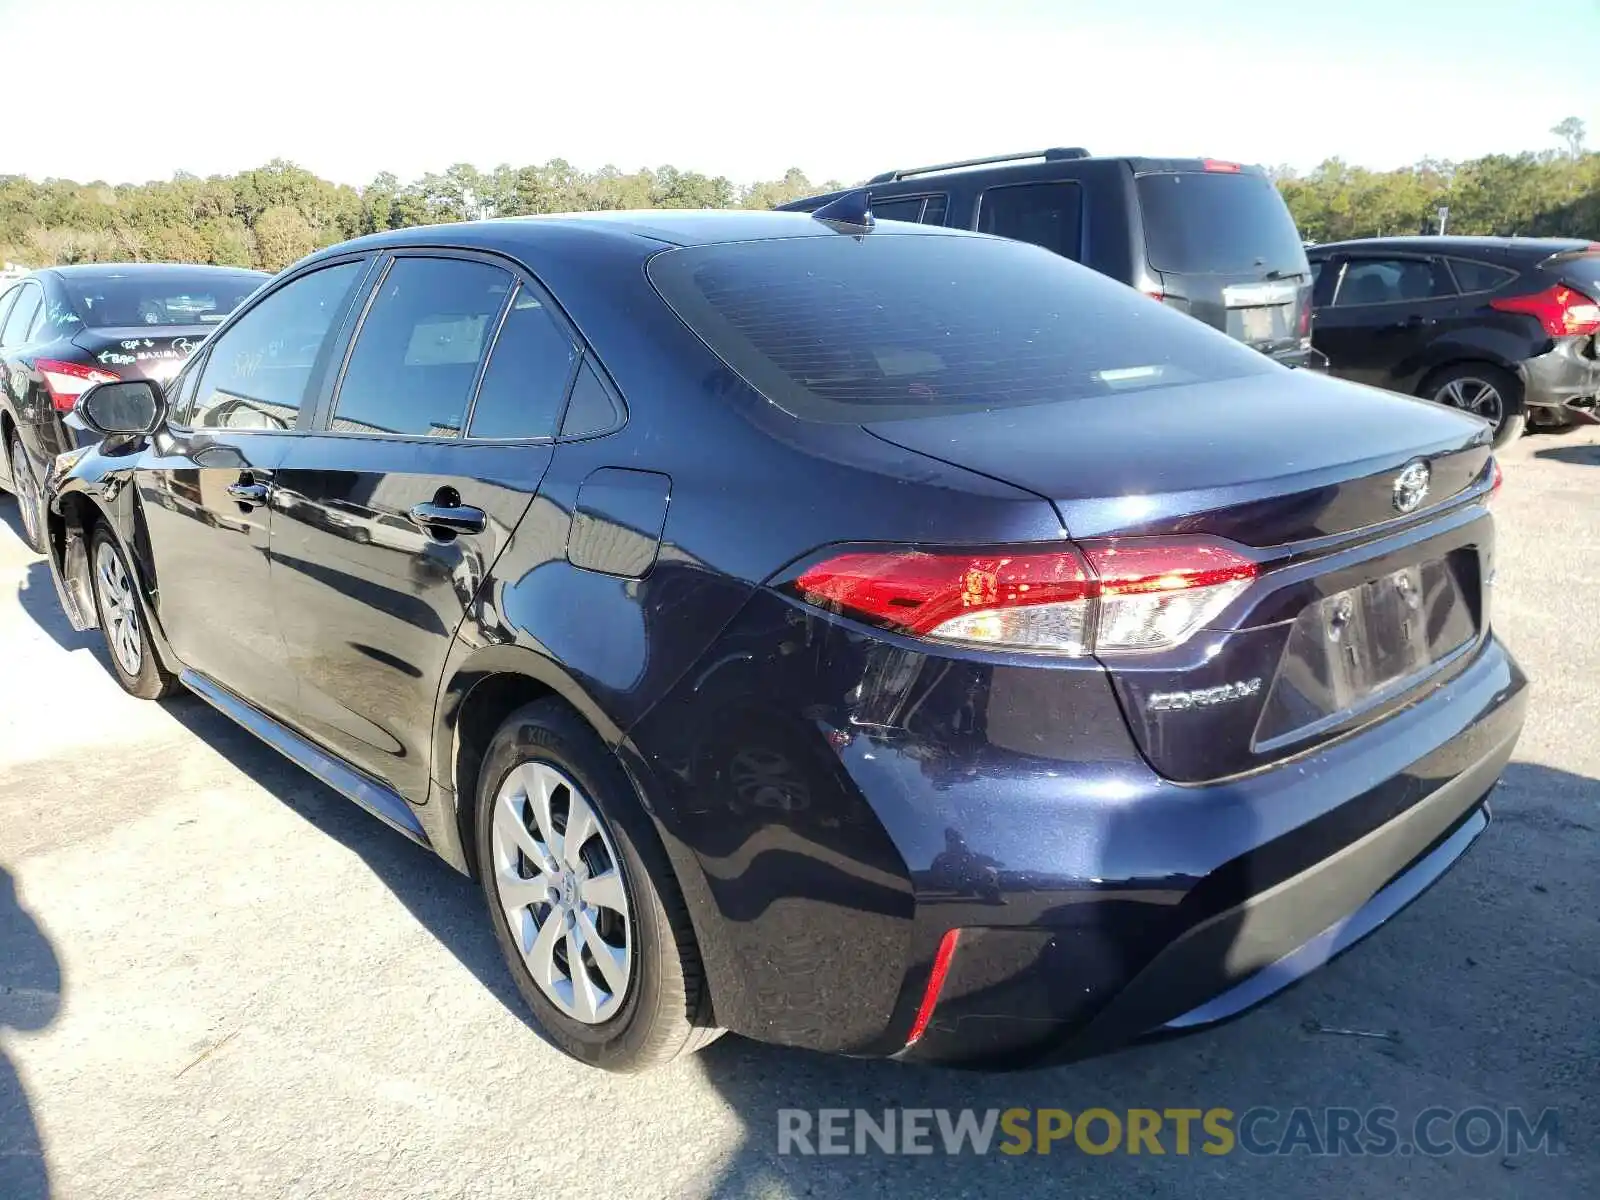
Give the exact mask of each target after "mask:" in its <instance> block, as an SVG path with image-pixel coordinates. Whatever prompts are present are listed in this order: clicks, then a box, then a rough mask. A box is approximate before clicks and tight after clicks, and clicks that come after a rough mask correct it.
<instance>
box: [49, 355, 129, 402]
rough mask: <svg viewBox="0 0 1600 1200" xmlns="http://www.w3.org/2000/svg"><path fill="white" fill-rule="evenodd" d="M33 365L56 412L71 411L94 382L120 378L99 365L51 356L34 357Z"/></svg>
mask: <svg viewBox="0 0 1600 1200" xmlns="http://www.w3.org/2000/svg"><path fill="white" fill-rule="evenodd" d="M33 365H34V366H35V367H37V368H38V370H39V374H40V375H42V376H43V377H44V390H45V391H47V392H49V393H50V403H51V404H52V405H53V406H54V407H55V410H56V411H57V412H71V411H72V406H73V405H74V404H76V403H77V402H78V397H79V396H81V395H83V393H84V392H86V391H88V390H89V388H90V387H91V386H92V385H94V384H96V383H116V382H117V380H118V379H120V378H121V376H120V375H116V374H114V373H112V372H111V371H106V370H102V369H101V368H100V367H86V366H84V365H83V364H82V363H70V362H58V361H56V360H55V359H53V358H39V359H35V360H34V363H33Z"/></svg>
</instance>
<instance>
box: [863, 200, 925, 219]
mask: <svg viewBox="0 0 1600 1200" xmlns="http://www.w3.org/2000/svg"><path fill="white" fill-rule="evenodd" d="M927 200H928V198H927V197H926V196H913V197H911V198H910V199H909V200H874V201H873V202H872V215H873V217H874V219H876V220H879V221H912V222H916V221H920V220H922V206H923V205H924V204H926V203H927Z"/></svg>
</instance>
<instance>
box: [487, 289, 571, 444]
mask: <svg viewBox="0 0 1600 1200" xmlns="http://www.w3.org/2000/svg"><path fill="white" fill-rule="evenodd" d="M577 361H578V348H577V347H576V346H575V345H573V343H572V339H571V338H570V337H568V336H567V331H566V330H565V329H564V328H562V326H561V324H560V322H558V321H557V320H556V319H555V317H553V316H552V315H551V314H550V310H549V309H548V308H546V307H545V305H544V301H543V300H542V299H540V297H539V296H538V295H537V294H536V293H535V292H534V291H533V290H532V289H531V288H527V287H522V288H518V289H517V294H516V296H515V297H513V298H512V301H511V311H510V312H508V313H507V314H506V319H505V324H503V325H502V326H501V327H500V333H499V335H498V336H497V337H496V338H495V341H494V349H493V350H492V351H491V352H490V354H489V365H488V366H487V367H485V368H484V371H483V383H482V384H481V385H480V386H479V388H478V399H477V401H476V402H475V403H474V404H473V406H472V428H471V429H470V430H469V431H468V432H469V433H470V435H471V436H472V437H475V438H532V437H553V436H554V435H555V432H556V422H558V421H559V420H560V419H561V405H562V402H563V401H564V400H566V398H567V384H568V383H569V382H571V380H572V368H573V366H574V365H575V364H576V363H577Z"/></svg>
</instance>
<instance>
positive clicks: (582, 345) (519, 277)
mask: <svg viewBox="0 0 1600 1200" xmlns="http://www.w3.org/2000/svg"><path fill="white" fill-rule="evenodd" d="M402 258H442V259H449V260H455V261H459V262H478V263H483V264H485V265H488V266H492V267H495V268H498V269H499V270H502V271H505V272H506V273H507V274H509V275H510V276H511V278H512V283H513V286H512V287H511V288H510V289H509V290H508V291H507V293H506V298H505V300H504V301H502V302H501V305H500V311H499V313H498V315H496V316H495V318H494V320H493V322H492V324H491V330H490V334H489V336H488V337H487V338H486V339H485V349H484V352H483V354H482V356H481V357H480V359H479V361H478V369H477V372H476V373H475V374H474V375H473V377H472V392H471V394H470V395H469V396H468V397H467V407H466V412H465V416H464V417H463V420H462V425H461V430H460V432H458V433H456V434H455V435H453V436H451V437H444V436H441V435H439V434H429V433H367V432H363V431H359V430H345V429H333V428H331V425H332V421H333V416H334V414H335V412H337V411H338V401H339V392H340V390H341V389H342V388H343V387H344V380H345V374H346V372H347V371H348V369H349V366H350V357H351V355H352V354H353V353H354V351H355V346H356V342H357V341H359V340H360V337H361V329H362V327H363V326H364V325H365V324H366V320H367V314H368V313H369V312H370V311H371V310H372V306H373V304H375V303H376V302H377V297H378V295H379V294H380V293H381V292H382V291H383V281H384V280H385V279H387V278H388V275H389V272H390V270H391V269H392V268H393V266H394V264H395V262H397V261H398V260H399V259H402ZM368 278H369V280H370V283H369V284H368V286H367V289H366V293H365V296H364V297H363V298H362V299H360V300H359V302H358V303H357V304H355V305H354V306H352V312H358V313H359V316H358V317H356V318H355V319H354V320H351V319H349V317H347V319H346V325H347V326H348V327H349V328H348V330H347V331H346V332H344V334H343V341H342V344H341V345H340V346H339V348H338V351H337V358H338V363H337V369H336V370H334V371H331V372H330V373H329V377H328V379H327V380H326V381H325V384H324V386H323V387H322V388H321V389H320V394H319V395H318V397H317V400H316V403H315V404H314V405H313V404H308V405H307V409H308V410H312V415H311V416H310V418H308V421H307V425H306V428H305V429H304V430H303V432H308V433H314V434H316V435H317V436H318V437H325V438H359V439H363V440H367V441H374V440H376V441H384V442H424V443H428V444H430V445H448V444H453V443H460V444H462V445H467V446H518V445H533V446H548V445H551V444H553V443H556V442H560V441H578V440H588V439H589V438H595V437H603V436H605V435H606V434H610V433H615V432H616V431H617V430H618V429H621V428H622V426H623V425H624V424H626V423H627V419H628V410H627V405H626V404H625V402H624V401H623V399H622V393H621V391H620V390H619V389H618V388H617V386H616V383H615V382H614V381H613V380H612V378H611V376H610V373H609V372H607V371H606V369H605V366H604V364H603V363H602V362H601V361H600V358H599V356H598V355H596V354H595V352H594V350H593V348H592V347H590V345H589V343H588V342H587V341H585V340H584V337H583V335H582V334H581V333H579V332H578V327H577V326H576V325H575V324H574V323H573V321H572V318H571V317H570V316H568V314H567V313H566V311H565V310H564V309H563V308H562V307H561V305H560V303H559V302H558V301H557V300H556V299H555V297H554V296H553V295H551V293H550V289H549V288H547V287H545V286H544V285H543V284H542V283H540V281H539V280H538V279H537V278H535V277H534V275H533V273H532V272H530V271H529V270H528V269H527V268H525V267H524V266H523V265H522V264H521V263H519V262H517V261H515V260H514V259H510V258H507V257H504V256H503V255H499V254H494V253H490V252H488V251H483V250H473V249H467V248H464V247H457V246H428V245H419V246H397V247H395V248H393V249H391V250H387V251H384V252H382V253H380V254H379V255H378V256H377V263H376V264H375V269H374V270H373V271H372V272H371V273H369V276H368ZM523 289H526V290H527V291H529V292H531V293H532V294H533V295H534V296H536V297H537V298H538V300H539V303H540V304H541V305H542V306H543V307H544V309H545V311H546V312H547V313H548V314H549V315H550V316H551V318H552V319H553V320H554V321H555V323H556V326H557V328H559V329H560V330H561V332H562V333H563V334H564V335H565V336H566V337H567V339H568V340H569V341H571V342H572V345H573V348H574V350H575V351H576V353H575V354H574V355H573V360H572V367H571V369H570V370H569V371H568V372H567V382H566V386H565V388H564V389H563V391H562V393H561V400H560V402H559V404H558V405H557V408H556V420H555V426H554V430H553V432H551V433H549V434H539V435H532V436H528V437H511V438H490V437H472V436H470V435H469V433H470V430H471V428H472V418H473V415H474V414H475V413H476V411H477V407H478V392H479V389H480V388H481V387H482V386H483V377H484V373H485V372H486V371H487V370H488V369H489V357H490V355H492V354H493V353H494V348H495V346H496V344H498V342H499V340H500V332H501V330H502V329H504V327H505V323H506V321H507V320H508V319H509V317H510V315H511V305H512V302H513V300H514V299H515V298H516V295H517V293H518V291H519V290H523ZM586 363H587V364H590V365H592V366H593V367H594V370H595V374H596V376H597V377H598V378H599V380H600V383H601V386H602V387H604V388H605V390H606V391H607V392H608V393H609V394H610V397H611V404H612V407H613V409H614V410H615V411H616V414H617V419H616V421H615V422H614V423H613V425H612V426H611V428H609V429H605V430H597V431H592V432H589V433H585V434H582V435H581V436H577V435H575V436H573V437H570V438H565V439H564V438H562V436H561V426H562V423H563V422H564V421H565V420H566V414H567V406H568V405H569V404H570V403H571V402H572V390H573V387H574V386H575V385H576V383H577V380H578V378H579V376H580V375H581V374H582V372H583V367H584V364H586ZM330 365H331V364H330Z"/></svg>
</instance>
